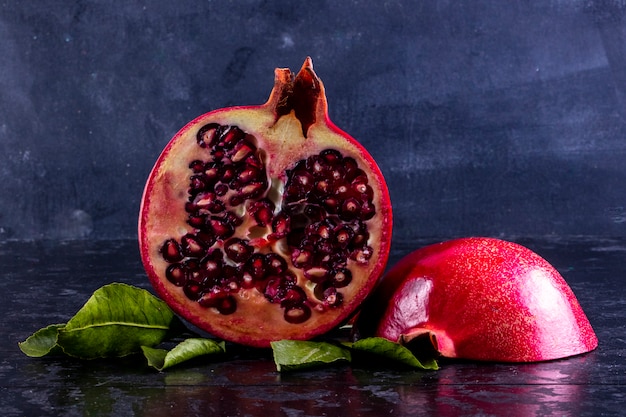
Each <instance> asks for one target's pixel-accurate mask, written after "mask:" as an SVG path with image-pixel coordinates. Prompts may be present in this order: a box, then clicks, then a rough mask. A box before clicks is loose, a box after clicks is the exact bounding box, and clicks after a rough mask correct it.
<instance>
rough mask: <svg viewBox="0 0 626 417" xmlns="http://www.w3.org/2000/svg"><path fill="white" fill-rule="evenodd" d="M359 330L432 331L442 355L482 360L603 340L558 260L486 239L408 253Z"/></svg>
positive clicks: (549, 355) (566, 350) (407, 334)
mask: <svg viewBox="0 0 626 417" xmlns="http://www.w3.org/2000/svg"><path fill="white" fill-rule="evenodd" d="M357 327H358V328H360V329H361V333H362V335H363V334H367V332H368V329H369V331H370V332H371V331H373V332H374V334H375V335H376V336H381V337H385V338H387V339H389V340H392V341H399V342H401V343H405V344H406V343H410V341H411V340H413V339H414V338H416V337H417V336H420V335H425V334H428V335H430V340H431V342H432V343H433V347H434V348H435V349H436V350H437V351H438V352H439V353H440V354H441V356H443V357H447V358H461V359H470V360H479V361H495V362H534V361H545V360H551V359H558V358H564V357H568V356H572V355H577V354H582V353H585V352H589V351H591V350H593V349H595V348H596V347H597V345H598V339H597V337H596V335H595V333H594V331H593V329H592V327H591V324H590V323H589V320H588V319H587V316H586V315H585V313H584V312H583V309H582V308H581V306H580V304H579V302H578V300H577V299H576V297H575V295H574V293H573V292H572V290H571V288H570V287H569V286H568V284H567V283H566V282H565V280H564V279H563V277H562V276H561V275H560V274H559V272H558V271H557V270H556V269H555V268H554V267H553V266H552V265H550V264H549V263H548V262H547V261H546V260H545V259H543V258H542V257H541V256H539V255H538V254H536V253H535V252H533V251H531V250H530V249H528V248H526V247H524V246H521V245H519V244H516V243H512V242H508V241H504V240H500V239H494V238H482V237H471V238H460V239H455V240H450V241H446V242H442V243H438V244H434V245H430V246H426V247H424V248H421V249H418V250H416V251H414V252H412V253H410V254H408V255H407V256H405V257H404V258H403V259H402V260H401V261H400V262H398V263H397V264H396V265H394V266H393V267H392V268H391V270H390V271H389V272H388V273H387V274H386V275H385V277H384V278H383V279H382V281H381V284H380V286H379V287H377V289H376V290H375V291H374V293H373V294H372V298H371V299H370V300H368V302H367V304H366V307H365V308H364V309H363V312H362V313H361V315H360V317H359V319H358V323H357Z"/></svg>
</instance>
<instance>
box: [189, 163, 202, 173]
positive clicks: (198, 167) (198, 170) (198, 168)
mask: <svg viewBox="0 0 626 417" xmlns="http://www.w3.org/2000/svg"><path fill="white" fill-rule="evenodd" d="M189 168H190V169H191V170H192V171H193V172H195V173H196V174H199V173H201V172H203V171H204V162H203V161H200V160H198V159H196V160H194V161H191V162H190V163H189Z"/></svg>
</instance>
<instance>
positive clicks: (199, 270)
mask: <svg viewBox="0 0 626 417" xmlns="http://www.w3.org/2000/svg"><path fill="white" fill-rule="evenodd" d="M196 138H197V143H198V147H199V148H201V149H200V153H199V154H200V155H201V154H203V155H204V158H201V159H194V160H191V161H189V184H188V189H187V193H188V202H187V203H186V204H185V207H184V209H185V211H186V212H187V223H188V224H189V226H191V227H192V228H193V231H191V232H186V233H185V234H184V235H182V236H171V237H170V238H168V239H166V240H165V241H164V242H163V244H162V246H161V250H160V252H161V255H162V257H163V259H164V260H165V261H167V263H168V264H169V265H168V266H167V269H166V271H165V276H166V278H167V279H168V280H169V281H170V282H171V283H173V284H174V285H176V286H178V287H182V289H183V291H184V293H185V295H186V297H187V298H188V299H189V300H191V301H194V302H197V303H199V304H200V305H201V306H203V307H206V308H215V309H216V310H217V311H219V313H221V314H223V315H228V314H233V313H234V312H235V311H237V299H236V298H235V297H234V296H233V294H234V293H237V292H238V291H239V290H240V289H242V288H245V289H255V290H257V291H258V292H259V293H261V294H263V295H264V296H265V298H266V299H267V301H269V302H270V303H274V304H278V305H280V307H281V308H283V309H284V319H285V320H286V321H287V322H290V323H302V322H304V321H306V320H308V319H309V318H310V317H311V309H317V310H323V309H326V308H336V307H339V306H341V305H342V303H343V295H342V292H341V289H342V288H343V287H346V286H348V285H350V283H351V280H352V273H351V271H350V268H349V266H348V260H352V261H354V262H356V263H357V264H366V263H367V262H368V261H369V259H370V257H371V254H372V251H373V249H372V247H370V246H369V245H368V239H369V234H368V227H367V221H368V220H370V219H371V218H372V217H373V216H374V215H375V214H376V208H375V207H374V203H373V191H372V188H371V187H370V185H368V181H369V180H368V176H367V175H366V173H365V172H364V171H363V170H362V169H360V168H359V166H358V163H357V161H356V160H355V159H353V158H351V157H344V156H342V154H341V153H340V152H338V151H336V150H333V149H325V150H323V151H322V152H320V153H319V154H314V155H310V156H309V157H308V158H306V159H302V160H299V161H297V162H295V163H294V164H293V167H292V168H291V169H289V170H287V171H286V181H285V183H284V189H283V190H282V196H281V195H280V193H281V190H273V189H272V181H271V179H270V178H268V174H267V171H266V168H265V162H264V154H263V150H262V149H258V148H257V146H256V140H255V137H254V136H253V135H251V134H249V133H246V132H244V131H242V130H241V129H239V128H238V127H237V126H222V125H219V124H216V123H210V124H207V125H204V126H202V127H201V128H200V129H199V130H198V133H197V136H196ZM245 216H248V217H249V218H250V219H251V220H248V221H246V222H244V217H245ZM240 227H245V228H248V230H247V231H246V233H244V234H238V236H241V235H246V236H250V238H247V239H246V238H241V237H234V235H235V234H236V231H237V229H238V228H240ZM255 236H258V237H259V238H258V239H255ZM263 236H267V238H264V237H263ZM280 239H284V245H283V247H282V251H281V252H282V253H276V252H275V251H273V250H272V249H271V248H272V246H271V245H270V244H269V243H271V242H276V241H278V240H280ZM286 257H288V258H287V259H285V258H286ZM294 269H301V270H302V271H303V275H304V277H305V278H306V282H305V283H304V284H298V282H297V278H296V276H297V275H296V273H295V272H294ZM300 285H306V286H311V287H313V294H314V296H315V299H311V298H309V297H308V296H307V294H306V292H305V291H304V290H303V289H302V288H301V286H300Z"/></svg>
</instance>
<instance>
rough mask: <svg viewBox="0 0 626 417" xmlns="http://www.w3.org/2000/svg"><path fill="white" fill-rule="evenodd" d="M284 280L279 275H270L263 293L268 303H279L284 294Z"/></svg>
mask: <svg viewBox="0 0 626 417" xmlns="http://www.w3.org/2000/svg"><path fill="white" fill-rule="evenodd" d="M285 290H286V288H285V282H284V280H283V279H282V278H281V277H270V278H269V279H268V281H267V283H266V285H265V288H264V290H263V294H264V295H265V298H267V300H268V301H269V302H270V303H280V302H281V301H282V299H283V297H284V296H285Z"/></svg>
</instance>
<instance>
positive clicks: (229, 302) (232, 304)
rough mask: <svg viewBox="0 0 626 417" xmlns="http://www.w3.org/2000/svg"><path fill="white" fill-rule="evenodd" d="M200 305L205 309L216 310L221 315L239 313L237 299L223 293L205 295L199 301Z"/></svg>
mask: <svg viewBox="0 0 626 417" xmlns="http://www.w3.org/2000/svg"><path fill="white" fill-rule="evenodd" d="M198 303H199V304H200V305H201V306H203V307H207V308H210V307H212V308H216V309H217V311H219V312H220V314H224V315H227V314H233V313H234V312H235V311H237V301H236V300H235V297H233V296H232V295H228V294H225V293H223V292H216V293H212V292H209V293H206V294H203V295H202V296H201V297H200V299H198Z"/></svg>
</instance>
